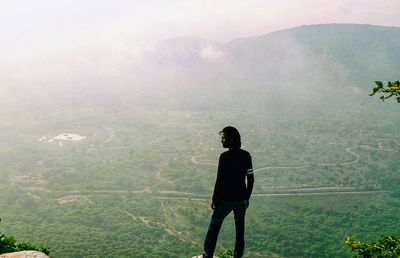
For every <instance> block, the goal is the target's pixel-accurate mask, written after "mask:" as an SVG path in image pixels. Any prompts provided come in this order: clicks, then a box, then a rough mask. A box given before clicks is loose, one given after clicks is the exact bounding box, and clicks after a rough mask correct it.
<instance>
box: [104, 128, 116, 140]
mask: <svg viewBox="0 0 400 258" xmlns="http://www.w3.org/2000/svg"><path fill="white" fill-rule="evenodd" d="M104 129H106V130H107V131H108V133H109V135H108V137H107V139H106V140H105V141H104V143H109V142H111V141H112V140H113V139H114V136H115V131H114V130H113V129H111V128H109V127H104Z"/></svg>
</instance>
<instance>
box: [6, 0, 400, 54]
mask: <svg viewBox="0 0 400 258" xmlns="http://www.w3.org/2000/svg"><path fill="white" fill-rule="evenodd" d="M399 10H400V1H399V0H379V1H378V0H353V1H348V0H347V1H346V0H335V1H331V0H279V1H278V0H264V1H261V0H240V1H239V0H180V1H179V0H168V1H167V0H112V1H111V0H82V1H72V0H69V1H68V0H35V1H31V0H13V1H1V4H0V32H1V41H0V47H1V48H0V49H1V52H3V57H11V58H14V57H15V58H16V57H27V56H30V55H35V54H43V53H46V52H57V51H60V50H67V51H68V50H71V49H76V48H83V47H88V46H93V47H100V48H101V47H104V46H114V47H121V46H124V45H131V44H132V45H133V44H144V43H145V42H147V41H156V40H159V39H165V38H170V37H175V36H180V35H192V36H199V37H202V38H205V39H208V40H215V41H222V42H225V41H229V40H232V39H235V38H238V37H245V36H253V35H262V34H266V33H268V32H271V31H276V30H280V29H285V28H289V27H295V26H300V25H303V24H319V23H368V24H376V25H386V26H400V15H399V14H398V11H399ZM1 52H0V54H1Z"/></svg>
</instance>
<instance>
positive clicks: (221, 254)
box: [218, 249, 233, 258]
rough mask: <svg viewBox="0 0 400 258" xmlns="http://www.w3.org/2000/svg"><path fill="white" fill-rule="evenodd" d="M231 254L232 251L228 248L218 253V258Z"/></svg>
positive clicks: (229, 257)
mask: <svg viewBox="0 0 400 258" xmlns="http://www.w3.org/2000/svg"><path fill="white" fill-rule="evenodd" d="M232 256H233V252H232V250H230V249H226V250H224V251H223V252H221V253H219V254H218V257H219V258H231V257H232Z"/></svg>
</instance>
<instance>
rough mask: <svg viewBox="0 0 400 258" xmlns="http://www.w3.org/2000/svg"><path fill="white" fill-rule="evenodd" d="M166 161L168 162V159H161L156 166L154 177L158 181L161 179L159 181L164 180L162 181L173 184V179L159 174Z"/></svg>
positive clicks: (166, 163)
mask: <svg viewBox="0 0 400 258" xmlns="http://www.w3.org/2000/svg"><path fill="white" fill-rule="evenodd" d="M168 163H169V161H167V160H166V161H163V162H162V163H161V165H160V166H159V167H158V169H157V170H156V179H157V180H159V181H161V182H164V183H167V184H175V181H172V180H170V179H168V178H165V177H163V176H162V174H161V172H162V171H163V170H164V168H165V167H166V166H167V165H168Z"/></svg>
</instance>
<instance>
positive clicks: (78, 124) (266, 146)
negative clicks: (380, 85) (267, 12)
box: [0, 24, 400, 258]
mask: <svg viewBox="0 0 400 258" xmlns="http://www.w3.org/2000/svg"><path fill="white" fill-rule="evenodd" d="M399 42H400V28H399V27H388V26H375V25H360V24H321V25H305V26H298V27H294V28H290V29H284V30H278V31H275V32H271V33H267V34H263V35H259V36H249V37H242V38H238V39H234V40H229V41H227V42H220V41H218V40H207V39H203V38H199V37H192V36H184V37H174V38H170V39H164V40H161V41H157V43H154V44H149V45H137V44H134V43H132V44H131V45H130V44H126V45H123V46H115V48H105V49H102V51H100V52H98V49H90V48H88V49H85V48H82V49H81V50H82V51H81V52H79V51H71V52H68V51H55V52H54V53H51V54H48V55H44V56H40V57H35V58H31V59H29V58H28V59H24V62H18V60H17V61H13V62H10V63H9V64H8V65H4V67H3V68H4V69H2V71H1V72H0V78H1V87H0V91H1V92H0V95H1V99H0V104H1V106H2V109H1V110H0V118H1V119H0V123H1V125H0V126H1V128H2V130H1V131H0V141H1V142H2V148H1V149H0V178H1V180H0V189H1V192H2V195H1V197H0V217H1V218H2V224H1V229H2V231H4V232H11V233H12V234H13V235H15V237H16V238H18V239H25V240H29V241H32V242H39V243H45V244H46V245H47V246H49V247H50V250H51V254H52V255H54V257H59V258H60V257H191V256H193V255H195V254H197V253H200V252H201V250H202V244H203V242H202V241H203V238H204V235H205V232H206V229H207V226H208V222H209V217H210V214H211V210H210V208H209V202H210V197H211V193H212V189H213V186H214V182H215V176H216V163H217V160H218V156H219V154H220V153H221V152H222V151H224V150H223V148H222V147H221V144H220V142H219V137H218V132H219V131H220V130H221V129H222V128H223V127H224V126H226V125H233V126H235V127H237V128H238V129H239V131H240V132H241V133H242V143H243V148H244V149H246V150H248V151H249V152H251V153H252V156H253V163H254V168H255V180H256V181H255V186H254V194H253V197H252V199H251V203H250V207H249V209H248V213H247V215H246V216H247V217H246V219H247V224H246V227H247V228H246V257H349V256H350V253H349V252H348V251H347V249H346V247H345V246H344V245H343V243H342V242H343V239H344V238H345V236H348V235H350V236H354V237H357V238H360V239H362V240H363V241H373V240H375V239H376V238H377V237H379V236H380V235H386V234H396V233H398V232H399V230H400V226H399V225H398V223H397V222H398V219H399V215H398V214H400V210H399V209H400V199H399V196H400V195H399V191H398V189H397V188H398V182H399V181H400V180H399V175H398V174H399V172H400V171H399V167H400V166H399V165H400V163H399V162H400V161H399V150H400V148H399V143H400V137H399V135H398V129H399V128H400V120H399V119H398V118H399V105H397V104H396V103H395V102H394V101H390V100H387V101H385V102H382V101H381V100H379V98H378V97H370V96H369V94H370V93H371V91H372V90H371V89H372V87H373V86H374V81H376V80H382V81H384V80H398V79H399V78H398V77H399V70H400V49H399V48H398V45H399ZM2 64H3V63H2ZM234 232H235V231H234V226H233V218H231V217H230V218H228V219H227V221H225V222H224V226H223V228H222V231H221V235H220V238H219V242H218V243H219V245H218V246H217V251H218V252H221V251H223V250H224V249H232V248H233V245H234V243H233V241H234V238H233V237H232V236H233V235H234Z"/></svg>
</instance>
